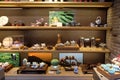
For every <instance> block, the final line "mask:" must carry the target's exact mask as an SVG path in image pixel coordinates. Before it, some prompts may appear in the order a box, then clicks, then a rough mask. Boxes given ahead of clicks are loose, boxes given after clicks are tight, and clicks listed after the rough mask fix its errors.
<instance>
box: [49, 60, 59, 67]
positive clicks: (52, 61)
mask: <svg viewBox="0 0 120 80" xmlns="http://www.w3.org/2000/svg"><path fill="white" fill-rule="evenodd" d="M58 64H59V60H58V59H52V60H51V65H53V66H57V65H58Z"/></svg>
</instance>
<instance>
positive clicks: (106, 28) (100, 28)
mask: <svg viewBox="0 0 120 80" xmlns="http://www.w3.org/2000/svg"><path fill="white" fill-rule="evenodd" d="M34 29H37V30H38V29H39V30H96V31H97V30H111V29H112V28H111V27H90V26H80V27H76V26H75V27H49V26H39V27H32V26H3V27H0V30H34Z"/></svg>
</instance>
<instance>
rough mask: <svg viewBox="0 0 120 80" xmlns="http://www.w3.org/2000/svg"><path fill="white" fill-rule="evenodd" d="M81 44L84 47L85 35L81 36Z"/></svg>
mask: <svg viewBox="0 0 120 80" xmlns="http://www.w3.org/2000/svg"><path fill="white" fill-rule="evenodd" d="M80 46H81V47H84V37H81V38H80Z"/></svg>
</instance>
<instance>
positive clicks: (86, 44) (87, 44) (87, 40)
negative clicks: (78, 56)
mask: <svg viewBox="0 0 120 80" xmlns="http://www.w3.org/2000/svg"><path fill="white" fill-rule="evenodd" d="M84 47H91V42H90V38H85V39H84Z"/></svg>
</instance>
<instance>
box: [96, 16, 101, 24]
mask: <svg viewBox="0 0 120 80" xmlns="http://www.w3.org/2000/svg"><path fill="white" fill-rule="evenodd" d="M95 23H96V24H97V25H100V24H101V17H100V16H98V17H97V18H96V20H95Z"/></svg>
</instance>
